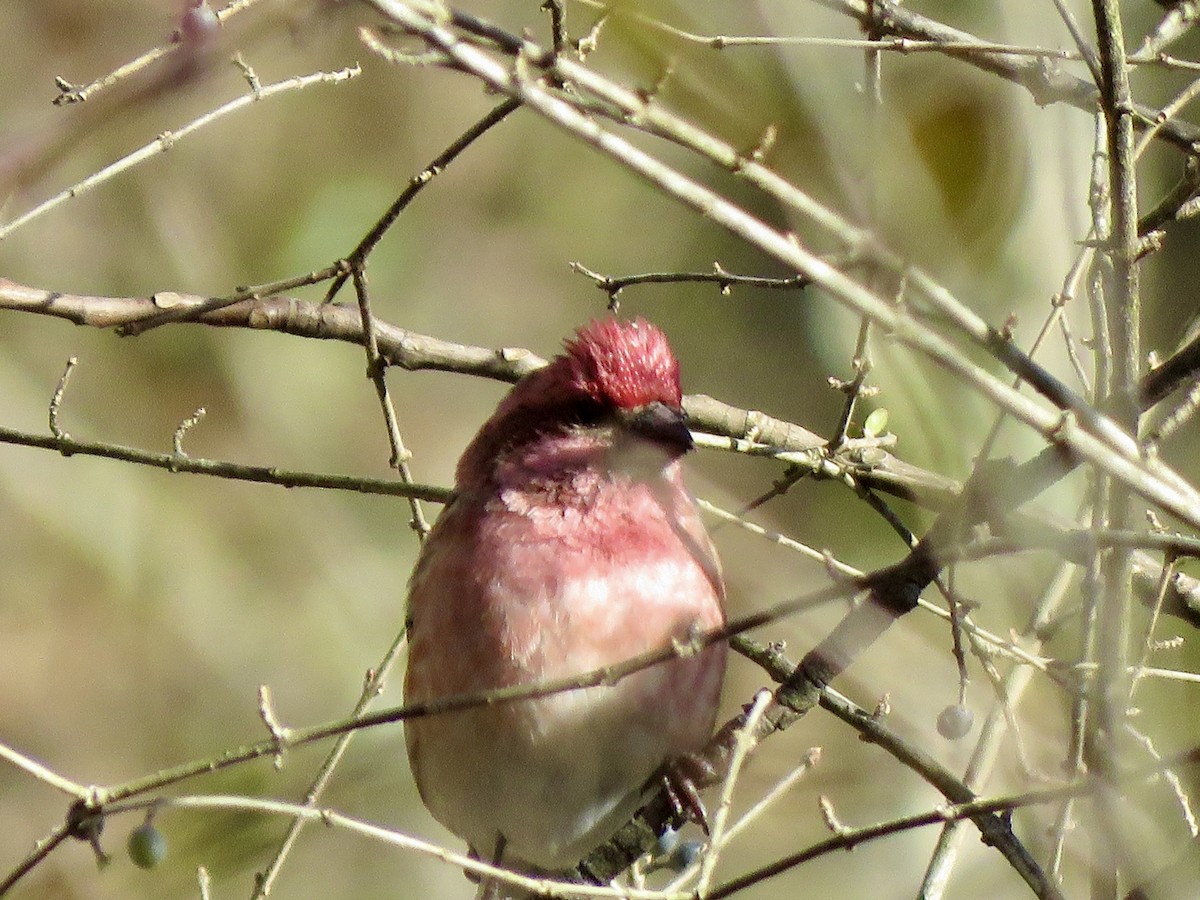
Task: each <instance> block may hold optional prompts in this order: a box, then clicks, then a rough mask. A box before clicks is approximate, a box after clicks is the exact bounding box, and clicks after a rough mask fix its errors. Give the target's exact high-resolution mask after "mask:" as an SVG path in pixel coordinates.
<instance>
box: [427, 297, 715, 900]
mask: <svg viewBox="0 0 1200 900" xmlns="http://www.w3.org/2000/svg"><path fill="white" fill-rule="evenodd" d="M692 446H693V443H692V436H691V433H690V431H689V430H688V427H687V422H686V418H685V415H684V413H683V410H682V394H681V389H680V377H679V363H678V361H677V360H676V358H675V355H674V353H673V352H672V350H671V348H670V345H669V344H668V342H667V338H666V336H665V335H664V334H663V332H662V331H661V330H660V329H659V328H658V327H656V326H655V325H653V324H651V323H650V322H648V321H645V320H644V319H641V318H638V319H634V320H631V321H625V320H619V319H617V318H615V317H605V318H599V319H595V320H592V321H591V322H589V323H587V324H585V325H584V326H583V327H581V328H580V329H579V330H578V331H577V332H576V333H575V335H574V336H573V337H572V338H571V339H569V340H567V341H566V342H565V343H564V352H563V353H562V354H561V355H559V356H557V357H555V358H554V359H553V360H552V361H551V362H550V363H549V364H547V365H546V366H544V367H543V368H540V369H538V370H535V371H534V372H532V373H530V374H528V375H526V376H525V377H524V378H522V379H521V380H519V381H518V382H517V383H516V384H515V385H514V386H513V388H512V389H511V391H510V392H509V393H508V394H507V395H506V396H505V397H504V398H503V399H502V400H501V402H500V404H499V406H498V407H497V408H496V411H495V413H494V414H493V415H492V416H491V417H490V418H489V419H488V420H487V421H486V422H485V423H484V425H483V426H482V427H481V428H480V430H479V432H478V433H477V434H476V435H475V437H474V438H473V439H472V440H471V442H470V443H469V444H468V446H467V447H466V449H465V450H464V451H463V454H462V456H461V458H460V460H459V462H458V465H457V467H456V470H455V484H454V495H453V499H452V500H451V501H450V502H449V504H448V505H447V506H446V507H445V508H444V509H443V510H442V513H441V515H440V516H439V517H438V519H437V521H436V522H435V524H434V525H433V528H432V529H431V531H430V533H429V535H428V537H427V539H426V540H425V541H424V543H423V545H422V547H421V550H420V552H419V555H418V559H417V562H416V564H415V566H414V569H413V574H412V577H411V579H410V582H409V592H408V608H407V616H406V626H407V630H408V639H409V651H408V661H407V671H406V674H405V687H404V690H405V704H406V705H408V704H419V703H428V702H430V701H436V700H438V699H442V698H446V697H452V696H456V695H462V694H469V693H475V692H479V691H488V690H493V689H499V688H509V687H513V686H516V685H533V684H538V683H541V682H545V681H546V680H548V679H559V678H565V677H571V676H575V675H580V674H583V673H587V672H590V671H593V670H596V669H598V668H600V667H604V666H610V665H612V664H615V663H620V662H622V661H625V660H628V659H630V658H632V657H635V656H637V655H639V654H642V653H645V652H648V651H654V650H660V649H662V648H664V647H670V646H672V644H673V643H674V645H675V646H676V647H680V646H688V645H687V644H686V643H684V644H681V643H680V642H688V641H692V642H693V646H695V644H694V639H695V638H696V636H697V635H698V634H704V633H712V632H714V631H716V630H717V629H720V628H721V627H722V626H723V625H724V623H725V612H724V600H725V588H724V585H723V581H722V574H721V566H720V563H719V561H718V558H717V554H716V551H715V549H714V547H713V544H712V542H711V540H710V539H709V536H708V534H707V532H706V530H705V528H704V525H703V523H702V521H701V518H700V515H699V512H698V510H697V507H696V504H695V501H694V500H693V499H692V497H691V495H690V494H689V493H688V492H687V490H686V488H685V486H684V481H683V474H682V470H681V460H682V458H683V456H684V455H685V454H686V453H687V452H688V451H689V450H691V449H692ZM727 650H728V648H727V645H726V644H725V643H724V642H720V641H716V642H710V643H708V644H707V646H704V647H703V649H699V650H698V652H691V653H687V652H680V653H677V654H675V655H673V656H671V657H670V658H669V659H668V660H667V661H665V662H662V663H660V664H657V665H654V666H651V667H649V668H646V669H643V670H641V671H638V672H636V673H634V674H631V675H628V676H627V677H625V678H622V679H620V680H619V681H617V682H616V683H614V684H605V685H601V686H596V687H587V688H583V689H575V690H570V691H566V692H561V693H554V694H550V695H547V696H540V697H537V698H536V699H522V700H517V701H515V702H507V703H498V704H490V705H479V706H474V707H472V708H467V709H458V710H455V711H452V712H447V713H443V714H439V715H430V716H423V717H415V718H410V719H408V720H406V721H405V742H406V745H407V750H408V758H409V762H410V766H411V769H412V772H413V776H414V779H415V781H416V785H417V788H418V792H419V793H420V796H421V799H422V800H423V802H424V804H425V806H426V807H427V808H428V810H429V812H430V813H431V814H432V815H433V817H434V818H435V819H437V820H438V821H439V822H440V823H441V824H442V825H444V826H445V827H446V828H448V829H449V830H450V831H451V832H453V833H454V834H456V835H458V836H459V837H460V838H462V839H464V840H465V841H466V842H467V844H468V845H469V847H470V850H471V852H472V853H473V854H474V855H476V856H477V857H478V858H480V859H483V860H485V861H488V862H494V863H496V864H498V865H503V866H504V867H506V868H509V869H513V870H515V871H518V872H522V873H526V874H533V875H544V874H553V873H560V872H564V871H568V870H570V869H571V868H573V867H574V866H576V864H577V863H579V861H580V860H581V859H583V858H584V857H585V856H586V855H587V853H589V852H590V851H591V850H593V849H594V848H596V847H597V846H599V845H600V844H602V843H603V842H604V841H605V840H606V839H608V838H609V837H610V836H611V835H612V834H613V833H614V832H615V831H616V830H617V829H618V828H619V827H620V826H621V825H622V824H624V823H625V822H626V821H627V820H628V819H629V818H630V817H631V816H632V814H633V813H634V812H635V811H636V810H637V808H638V806H639V805H640V803H641V801H642V800H643V799H644V798H645V796H646V794H647V792H648V790H649V789H650V788H652V787H654V786H655V784H656V779H657V778H658V776H659V774H660V773H662V772H663V771H664V767H667V769H668V770H669V768H670V765H671V764H672V762H673V761H675V760H679V759H686V758H688V757H689V756H693V758H694V754H696V753H697V752H698V751H699V750H700V749H701V748H703V746H704V745H705V743H706V741H707V740H708V739H709V738H710V736H711V735H712V733H713V727H714V724H715V721H716V715H717V711H718V705H719V700H720V692H721V686H722V681H723V679H724V673H725V663H726V656H727ZM487 883H488V880H487V879H485V882H484V886H482V887H481V888H480V894H479V896H481V897H482V896H489V897H490V896H497V895H498V896H503V897H519V896H523V895H522V894H520V893H519V892H517V891H515V890H514V889H513V888H511V886H510V887H508V888H507V890H508V891H510V892H509V893H503V890H504V889H503V888H502V889H497V888H495V887H494V886H493V887H492V888H491V890H493V891H497V890H500V893H499V894H496V893H492V894H486V893H485V889H486V886H487Z"/></svg>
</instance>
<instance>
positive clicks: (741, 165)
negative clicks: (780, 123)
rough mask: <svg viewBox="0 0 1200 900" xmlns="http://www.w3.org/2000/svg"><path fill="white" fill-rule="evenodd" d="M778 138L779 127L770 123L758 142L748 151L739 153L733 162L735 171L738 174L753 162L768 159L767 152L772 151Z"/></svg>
mask: <svg viewBox="0 0 1200 900" xmlns="http://www.w3.org/2000/svg"><path fill="white" fill-rule="evenodd" d="M778 139H779V129H778V128H777V127H776V126H775V125H774V124H771V125H768V126H767V127H766V129H765V130H764V131H763V133H762V136H761V137H760V138H759V139H758V143H757V144H755V145H754V146H753V147H751V148H750V149H749V150H748V151H746V152H744V153H739V154H738V155H737V159H736V160H734V163H733V173H734V174H735V175H736V174H737V173H738V172H741V171H742V170H743V169H745V168H746V166H748V165H750V164H751V163H760V162H762V161H763V160H764V159H766V157H767V154H768V153H770V152H771V149H772V148H773V147H774V146H775V142H776V140H778Z"/></svg>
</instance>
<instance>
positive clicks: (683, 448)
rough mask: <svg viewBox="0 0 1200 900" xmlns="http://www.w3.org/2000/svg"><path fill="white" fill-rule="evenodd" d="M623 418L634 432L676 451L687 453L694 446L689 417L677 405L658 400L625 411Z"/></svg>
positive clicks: (625, 423) (626, 425)
mask: <svg viewBox="0 0 1200 900" xmlns="http://www.w3.org/2000/svg"><path fill="white" fill-rule="evenodd" d="M621 420H622V422H623V424H624V425H625V427H626V428H628V429H629V430H630V431H631V432H633V433H634V434H636V435H638V436H640V437H643V438H645V439H646V440H650V441H654V442H655V443H657V444H663V445H665V446H666V447H669V448H670V449H671V450H673V451H674V452H675V453H680V454H682V453H686V452H687V451H689V450H691V449H692V447H693V443H692V433H691V432H690V431H688V427H687V419H686V417H685V416H684V414H683V410H681V409H679V408H677V407H671V406H667V404H665V403H660V402H659V401H657V400H656V401H654V402H653V403H647V404H646V405H645V406H639V407H638V408H637V409H631V410H626V411H624V412H623V414H622V415H621Z"/></svg>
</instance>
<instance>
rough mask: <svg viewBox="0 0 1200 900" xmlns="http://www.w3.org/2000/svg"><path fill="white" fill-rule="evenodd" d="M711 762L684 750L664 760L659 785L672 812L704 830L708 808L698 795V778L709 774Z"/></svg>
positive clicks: (710, 773)
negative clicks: (682, 752) (683, 752)
mask: <svg viewBox="0 0 1200 900" xmlns="http://www.w3.org/2000/svg"><path fill="white" fill-rule="evenodd" d="M713 773H714V769H713V767H712V764H711V763H709V762H708V760H706V759H705V758H704V757H703V756H701V755H700V754H698V753H686V754H684V755H683V756H677V757H675V759H673V760H671V761H670V762H669V763H667V765H666V767H665V769H664V770H663V775H662V780H663V787H664V789H665V790H666V792H667V798H668V799H669V800H670V801H671V807H672V808H673V809H674V810H675V813H676V815H679V816H683V818H684V819H691V820H692V821H694V822H695V823H696V824H697V825H699V826H700V828H701V829H702V830H703V831H704V834H705V835H707V834H708V812H707V810H705V808H704V801H703V800H702V799H701V798H700V789H699V788H698V787H697V786H696V785H697V783H698V782H703V781H708V780H710V779H711V778H712V776H713Z"/></svg>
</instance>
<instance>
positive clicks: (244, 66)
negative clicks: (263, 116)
mask: <svg viewBox="0 0 1200 900" xmlns="http://www.w3.org/2000/svg"><path fill="white" fill-rule="evenodd" d="M233 64H234V65H235V66H237V67H238V68H239V69H241V71H242V77H243V78H245V79H246V84H248V85H250V91H251V93H253V94H254V99H255V100H261V99H262V82H261V81H259V80H258V73H257V72H255V71H254V69H253V68H252V67H251V66H250V64H249V63H248V62H246V60H245V59H244V58H243V57H242V54H240V53H238V54H237V55H236V56H234V58H233Z"/></svg>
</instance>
